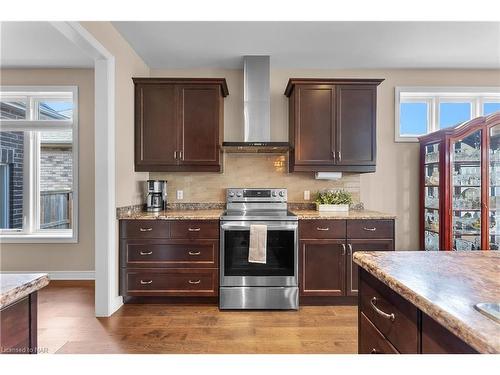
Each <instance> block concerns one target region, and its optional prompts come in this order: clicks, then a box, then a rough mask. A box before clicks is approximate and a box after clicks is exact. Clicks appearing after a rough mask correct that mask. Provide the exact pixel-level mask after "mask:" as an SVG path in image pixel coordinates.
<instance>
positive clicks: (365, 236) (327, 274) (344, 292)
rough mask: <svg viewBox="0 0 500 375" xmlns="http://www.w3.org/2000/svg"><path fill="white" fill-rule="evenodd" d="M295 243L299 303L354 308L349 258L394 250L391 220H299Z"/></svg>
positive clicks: (353, 267)
mask: <svg viewBox="0 0 500 375" xmlns="http://www.w3.org/2000/svg"><path fill="white" fill-rule="evenodd" d="M299 240H300V244H299V289H300V297H301V298H300V302H301V303H307V304H311V305H324V304H337V303H339V304H340V303H351V304H354V303H356V302H355V298H354V297H355V296H357V295H358V266H357V265H356V264H354V263H353V261H352V257H353V254H354V252H356V251H392V250H394V220H393V219H384V220H379V219H363V220H357V219H355V220H335V219H332V220H328V219H317V220H316V219H314V220H302V221H300V222H299ZM332 297H334V298H332ZM339 297H343V298H342V299H341V298H339Z"/></svg>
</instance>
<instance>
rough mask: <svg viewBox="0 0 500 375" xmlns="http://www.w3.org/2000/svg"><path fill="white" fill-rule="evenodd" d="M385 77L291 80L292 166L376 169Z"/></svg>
mask: <svg viewBox="0 0 500 375" xmlns="http://www.w3.org/2000/svg"><path fill="white" fill-rule="evenodd" d="M382 81H383V80H382V79H305V78H292V79H290V80H289V81H288V85H287V88H286V90H285V95H286V96H287V97H289V106H290V107H289V138H290V146H291V150H290V158H289V168H290V172H294V171H295V172H304V171H332V172H374V171H375V164H376V143H377V141H376V108H377V86H378V85H379V84H380V83H381V82H382Z"/></svg>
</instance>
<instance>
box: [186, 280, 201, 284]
mask: <svg viewBox="0 0 500 375" xmlns="http://www.w3.org/2000/svg"><path fill="white" fill-rule="evenodd" d="M188 282H189V284H199V283H201V280H189V281H188Z"/></svg>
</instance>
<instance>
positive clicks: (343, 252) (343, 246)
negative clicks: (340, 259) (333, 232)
mask: <svg viewBox="0 0 500 375" xmlns="http://www.w3.org/2000/svg"><path fill="white" fill-rule="evenodd" d="M344 255H345V244H342V256H344Z"/></svg>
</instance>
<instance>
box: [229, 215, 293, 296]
mask: <svg viewBox="0 0 500 375" xmlns="http://www.w3.org/2000/svg"><path fill="white" fill-rule="evenodd" d="M251 224H265V225H267V244H266V251H267V254H266V258H267V261H266V263H265V264H261V263H250V262H248V247H249V243H250V225H251ZM297 227H298V223H297V222H296V221H222V222H221V231H220V249H221V251H220V286H297V285H298V235H297Z"/></svg>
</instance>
